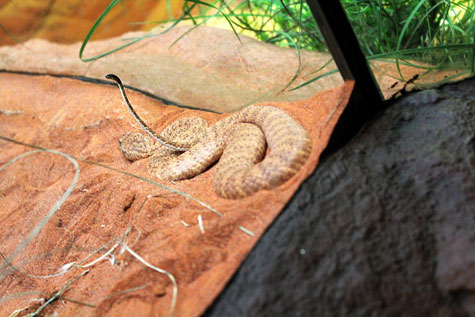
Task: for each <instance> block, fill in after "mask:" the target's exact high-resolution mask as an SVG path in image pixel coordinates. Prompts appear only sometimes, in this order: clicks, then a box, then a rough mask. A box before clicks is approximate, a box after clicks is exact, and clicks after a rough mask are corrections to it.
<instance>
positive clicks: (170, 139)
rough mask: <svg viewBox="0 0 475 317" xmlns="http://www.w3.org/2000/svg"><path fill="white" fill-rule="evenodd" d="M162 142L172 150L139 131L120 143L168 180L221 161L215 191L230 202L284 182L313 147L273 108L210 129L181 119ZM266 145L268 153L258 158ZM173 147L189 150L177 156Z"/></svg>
mask: <svg viewBox="0 0 475 317" xmlns="http://www.w3.org/2000/svg"><path fill="white" fill-rule="evenodd" d="M108 76H110V75H108ZM108 78H110V79H114V80H116V79H115V78H112V77H108ZM117 79H118V78H117ZM116 82H117V80H116ZM119 82H120V81H119ZM119 82H118V84H119ZM119 88H121V84H119ZM121 92H123V88H122V89H121ZM122 95H123V97H124V96H125V93H124V92H123V93H122ZM124 99H125V100H126V103H128V100H127V99H126V98H124ZM128 106H130V103H129V104H128ZM134 113H135V111H134ZM140 120H141V119H140ZM139 123H140V122H139ZM142 123H143V121H142ZM143 124H144V125H145V123H143ZM147 128H148V127H147ZM154 138H155V137H154ZM160 138H161V139H162V141H161V143H162V144H163V143H165V144H166V145H165V146H167V147H170V148H171V149H170V148H167V147H165V146H164V145H161V144H157V143H154V142H153V141H152V139H150V138H149V137H147V136H145V135H143V134H139V133H130V134H127V135H125V136H123V137H122V138H121V139H120V140H119V145H120V148H121V151H122V153H123V154H124V155H125V156H126V157H127V158H128V159H130V160H137V159H141V158H145V157H148V156H151V155H152V158H151V159H150V162H149V168H148V170H149V172H150V173H151V174H152V175H153V176H155V177H158V178H161V179H168V180H182V179H188V178H192V177H195V176H197V175H199V174H201V173H202V172H204V171H205V170H206V169H207V168H209V167H210V166H211V165H212V164H213V163H214V162H216V161H217V160H218V159H219V162H218V163H217V164H216V166H215V171H214V189H215V192H216V193H217V194H218V195H219V196H221V197H223V198H230V199H235V198H241V197H245V196H249V195H252V194H253V193H255V192H257V191H259V190H262V189H272V188H275V187H277V186H279V185H281V184H283V183H284V182H286V181H287V180H288V179H290V178H291V177H292V176H293V175H295V174H296V173H297V172H298V171H299V169H300V168H301V167H302V165H303V164H304V163H305V161H306V160H307V158H308V156H309V155H310V152H311V148H312V141H311V140H310V138H309V135H308V133H307V132H306V131H305V129H304V128H303V127H302V126H301V125H300V124H299V123H298V122H296V121H295V120H294V119H292V118H291V117H290V116H289V115H287V114H286V113H285V112H284V111H282V110H280V109H279V108H275V107H272V106H249V107H246V108H244V109H243V110H241V111H238V112H235V113H233V114H231V115H230V116H228V117H226V118H224V119H222V120H220V121H218V122H217V123H216V124H214V125H212V126H211V127H209V128H206V123H205V122H204V120H203V119H200V118H196V117H187V118H182V119H179V120H177V121H175V122H174V123H172V124H171V125H170V126H168V127H167V128H166V129H165V130H164V131H163V132H162V133H161V135H160ZM163 140H166V141H163ZM266 142H267V145H268V146H269V149H270V151H269V153H268V154H267V155H266V156H265V158H264V159H262V158H263V157H264V155H265V151H266ZM176 149H180V150H182V149H187V150H186V151H185V152H183V153H180V151H177V150H176Z"/></svg>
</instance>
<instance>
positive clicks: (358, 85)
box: [306, 0, 384, 152]
mask: <svg viewBox="0 0 475 317" xmlns="http://www.w3.org/2000/svg"><path fill="white" fill-rule="evenodd" d="M306 1H307V4H308V6H309V7H310V10H311V12H312V14H313V17H314V18H315V21H316V22H317V24H318V27H319V28H320V32H321V33H322V35H323V37H324V38H325V41H326V44H327V46H328V50H329V51H330V53H331V55H332V56H333V59H334V60H335V63H336V65H337V67H338V69H339V71H340V73H341V76H342V77H343V80H345V81H354V88H353V91H352V94H351V97H350V101H349V102H348V105H347V106H346V108H345V110H344V111H343V113H342V115H341V117H340V119H339V121H338V123H337V125H336V126H335V130H334V132H333V134H332V136H331V138H330V141H329V144H328V147H327V149H326V150H325V152H333V151H334V150H336V149H337V148H339V147H340V146H341V145H343V144H344V143H346V142H347V141H348V140H349V139H350V138H351V137H352V136H353V135H355V134H356V132H357V131H358V130H359V129H360V128H361V127H362V126H363V124H364V123H365V122H367V121H368V120H369V119H370V118H372V117H373V116H374V115H375V114H376V113H377V112H378V111H380V110H381V109H382V108H383V103H384V100H383V97H382V94H381V91H380V89H379V86H378V85H377V83H376V81H375V79H374V77H373V74H372V72H371V70H370V68H369V66H368V63H367V61H366V57H365V56H364V54H363V51H362V50H361V48H360V46H359V43H358V39H357V38H356V35H355V33H354V31H353V28H352V27H351V24H350V22H349V21H348V18H347V16H346V13H345V11H344V9H343V6H342V5H341V2H340V1H339V0H337V1H335V0H306Z"/></svg>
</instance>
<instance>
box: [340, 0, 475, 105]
mask: <svg viewBox="0 0 475 317" xmlns="http://www.w3.org/2000/svg"><path fill="white" fill-rule="evenodd" d="M342 4H343V5H344V7H345V9H346V12H347V15H348V18H349V20H350V22H351V24H352V26H353V28H354V30H355V33H356V35H357V37H358V39H359V42H360V45H361V49H362V50H363V52H364V53H365V55H366V56H367V58H368V61H369V62H370V66H371V68H372V70H373V72H374V75H375V78H376V79H377V81H378V83H379V85H380V88H381V90H382V91H383V93H384V95H385V97H386V98H390V97H391V96H393V95H395V94H396V95H397V92H398V91H401V89H404V88H405V89H406V90H407V89H410V88H411V87H416V88H424V87H430V86H432V85H438V84H441V83H445V82H450V81H455V80H459V79H462V78H465V77H468V76H472V75H473V74H474V73H475V66H474V65H475V64H474V62H475V59H474V56H475V47H474V36H475V33H474V30H475V17H474V12H475V11H474V5H475V2H474V1H473V0H470V1H467V0H460V1H432V0H428V1H421V0H407V1H399V0H391V1H355V0H342Z"/></svg>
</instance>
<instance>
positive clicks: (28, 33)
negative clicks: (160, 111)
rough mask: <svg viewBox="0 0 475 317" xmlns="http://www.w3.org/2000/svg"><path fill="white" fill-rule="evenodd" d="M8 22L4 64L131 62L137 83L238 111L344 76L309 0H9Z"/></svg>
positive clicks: (56, 68) (98, 66) (109, 69)
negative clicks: (27, 59)
mask: <svg viewBox="0 0 475 317" xmlns="http://www.w3.org/2000/svg"><path fill="white" fill-rule="evenodd" d="M19 17H22V19H19ZM202 26H205V27H202ZM0 27H1V28H2V30H3V33H2V35H1V37H0V43H2V44H3V46H0V53H3V55H2V56H7V58H5V57H4V58H3V60H2V58H0V68H3V69H8V70H17V71H18V70H19V71H25V70H27V71H31V72H40V73H44V72H48V73H60V74H68V75H81V76H87V77H92V78H97V79H102V78H103V77H104V74H107V73H121V72H122V73H121V74H120V75H121V76H122V77H121V78H122V79H123V80H124V82H126V83H128V85H131V86H134V87H137V88H139V89H141V90H143V91H146V92H149V93H152V94H153V95H155V96H159V97H162V98H164V99H167V100H169V101H170V102H172V103H176V104H179V105H185V106H194V107H199V108H206V109H211V110H216V111H230V110H236V109H239V108H242V107H244V106H246V105H249V104H253V103H256V102H260V101H292V100H301V99H306V98H309V97H311V96H313V95H315V94H316V93H317V92H319V91H323V90H326V89H329V88H332V87H334V86H335V85H339V84H341V83H342V79H341V76H340V74H339V73H338V70H337V69H336V67H335V65H334V63H333V61H332V58H331V55H330V54H329V53H328V51H327V49H326V45H325V43H324V40H323V37H322V35H321V33H320V31H319V30H318V27H317V24H316V22H315V20H314V18H313V16H312V14H311V12H310V10H309V8H308V6H307V4H306V2H305V1H304V0H298V1H289V0H285V1H284V0H282V1H275V0H250V1H223V0H219V1H199V0H187V1H170V0H169V1H159V2H157V1H151V0H143V1H139V2H137V1H119V0H113V1H111V0H107V1H94V2H93V3H89V2H72V1H62V2H60V1H54V2H50V1H36V2H34V3H33V2H32V3H29V2H26V1H25V2H20V1H10V2H8V3H7V4H5V5H4V6H3V7H0ZM210 27H213V28H210ZM223 29H225V31H223ZM127 32H129V33H127ZM38 38H39V39H42V40H47V41H49V42H44V41H40V42H39V41H38V40H35V39H38ZM31 39H33V40H31ZM50 42H52V43H55V44H56V43H60V44H62V45H61V46H58V45H53V44H52V43H50ZM12 44H16V45H15V46H13V47H11V46H9V45H12ZM31 55H33V56H35V63H32V64H31V65H25V64H24V63H23V61H22V58H21V57H22V56H23V57H26V56H31ZM11 56H16V58H10V57H11ZM78 56H79V58H78ZM53 61H54V62H53Z"/></svg>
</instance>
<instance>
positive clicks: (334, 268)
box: [206, 79, 475, 316]
mask: <svg viewBox="0 0 475 317" xmlns="http://www.w3.org/2000/svg"><path fill="white" fill-rule="evenodd" d="M474 112H475V80H474V79H471V80H467V81H464V82H461V83H458V84H453V85H448V86H445V87H442V88H440V89H436V90H434V89H432V90H429V91H423V92H419V93H415V94H411V95H408V96H406V97H404V98H402V99H399V100H397V101H395V102H393V104H392V105H390V106H389V107H388V108H387V109H386V110H385V111H384V112H383V113H382V114H380V115H379V116H378V117H377V118H376V119H374V120H373V121H372V122H370V123H368V124H367V126H366V127H365V128H364V129H363V130H362V131H361V132H360V133H359V134H358V135H357V136H356V137H355V138H354V139H353V140H352V141H351V142H350V143H349V144H347V145H346V146H345V147H343V148H342V149H340V150H339V151H337V152H336V153H334V154H332V155H330V156H328V157H326V158H325V159H324V160H323V161H322V162H321V163H320V165H319V166H318V168H317V170H316V171H315V172H314V173H313V175H312V176H311V177H310V178H309V179H308V180H307V181H306V182H305V183H303V185H302V186H301V188H300V190H299V191H298V192H297V194H296V195H295V196H294V198H293V200H292V201H291V202H290V203H289V205H288V206H287V207H286V209H285V210H284V211H283V212H282V214H281V215H280V216H279V218H278V219H277V220H276V221H275V222H274V224H273V225H272V226H271V228H270V229H269V230H268V231H267V232H266V234H265V235H264V236H263V238H262V239H261V241H260V242H259V243H258V245H257V246H256V248H255V249H254V250H253V251H252V252H251V254H250V255H249V256H248V258H247V259H246V261H245V262H244V263H243V265H242V266H241V268H240V269H239V271H238V272H237V274H236V275H235V276H234V277H233V279H232V280H231V282H230V283H229V284H228V286H227V287H226V289H225V291H224V292H223V293H222V294H221V295H220V296H219V297H218V299H217V300H216V301H215V303H214V304H213V306H211V307H210V308H209V309H208V311H207V313H206V315H208V316H244V315H245V316H256V315H259V316H262V315H272V316H274V315H278V316H279V315H288V316H290V315H292V316H301V315H304V316H342V315H352V316H369V315H372V316H393V315H404V316H466V315H474V316H475V182H474V180H475V139H474V135H475V116H474Z"/></svg>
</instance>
